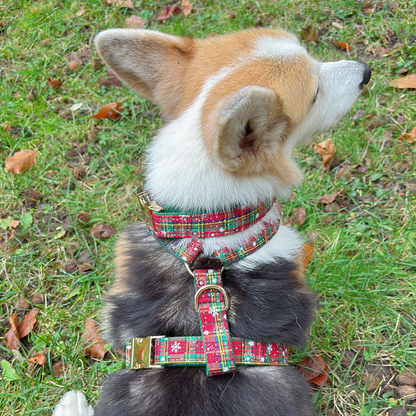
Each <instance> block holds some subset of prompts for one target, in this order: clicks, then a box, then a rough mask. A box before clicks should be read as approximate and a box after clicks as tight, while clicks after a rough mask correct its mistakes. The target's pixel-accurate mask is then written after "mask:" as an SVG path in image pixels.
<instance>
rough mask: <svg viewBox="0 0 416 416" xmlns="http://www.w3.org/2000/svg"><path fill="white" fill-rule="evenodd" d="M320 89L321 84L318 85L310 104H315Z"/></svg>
mask: <svg viewBox="0 0 416 416" xmlns="http://www.w3.org/2000/svg"><path fill="white" fill-rule="evenodd" d="M320 89H321V84H318V88H317V89H316V93H315V96H314V97H313V101H312V104H315V101H316V99H317V98H318V94H319V90H320Z"/></svg>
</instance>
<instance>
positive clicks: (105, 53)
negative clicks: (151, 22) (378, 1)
mask: <svg viewBox="0 0 416 416" xmlns="http://www.w3.org/2000/svg"><path fill="white" fill-rule="evenodd" d="M95 44H96V46H97V49H98V52H99V54H100V56H101V57H102V59H103V60H104V62H105V63H106V64H107V65H108V66H109V67H110V68H111V69H112V70H113V71H114V73H115V74H116V75H117V77H118V78H119V79H120V80H121V81H122V82H123V83H124V84H126V85H127V86H128V87H129V88H131V89H132V90H134V91H135V92H137V93H139V94H140V95H143V96H144V97H146V98H148V99H149V100H151V101H153V102H154V103H155V104H157V105H159V106H161V107H162V108H163V109H164V111H167V112H169V109H172V108H174V107H175V103H177V100H178V99H179V97H180V94H179V89H180V86H181V80H182V79H183V74H184V73H185V72H186V67H187V66H188V63H189V60H190V59H191V57H192V55H193V45H194V40H192V39H189V38H181V37H177V36H171V35H166V34H164V33H160V32H156V31H152V30H146V29H109V30H106V31H104V32H101V33H99V34H98V35H97V37H96V38H95Z"/></svg>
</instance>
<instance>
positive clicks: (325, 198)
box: [318, 191, 339, 204]
mask: <svg viewBox="0 0 416 416" xmlns="http://www.w3.org/2000/svg"><path fill="white" fill-rule="evenodd" d="M338 195H339V192H337V191H335V192H332V194H327V195H322V196H321V197H319V199H318V201H319V202H320V203H321V204H330V203H331V202H334V201H335V198H336V197H337V196H338Z"/></svg>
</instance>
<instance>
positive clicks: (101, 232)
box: [91, 224, 116, 238]
mask: <svg viewBox="0 0 416 416" xmlns="http://www.w3.org/2000/svg"><path fill="white" fill-rule="evenodd" d="M115 233H116V232H115V231H114V229H113V228H111V227H110V226H109V225H107V224H95V225H94V226H93V227H92V229H91V234H92V235H93V236H94V237H95V238H110V237H112V236H113V235H114V234H115Z"/></svg>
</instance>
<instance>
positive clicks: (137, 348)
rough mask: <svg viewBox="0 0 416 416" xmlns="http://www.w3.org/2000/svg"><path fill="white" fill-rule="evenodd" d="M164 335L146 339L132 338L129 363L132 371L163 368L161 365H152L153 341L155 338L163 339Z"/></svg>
mask: <svg viewBox="0 0 416 416" xmlns="http://www.w3.org/2000/svg"><path fill="white" fill-rule="evenodd" d="M164 337H165V336H164V335H160V336H155V337H146V338H133V339H132V340H131V362H130V368H131V369H132V370H138V369H144V368H163V366H162V365H154V364H152V363H151V362H152V355H153V348H154V345H153V341H154V340H155V339H157V338H164Z"/></svg>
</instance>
